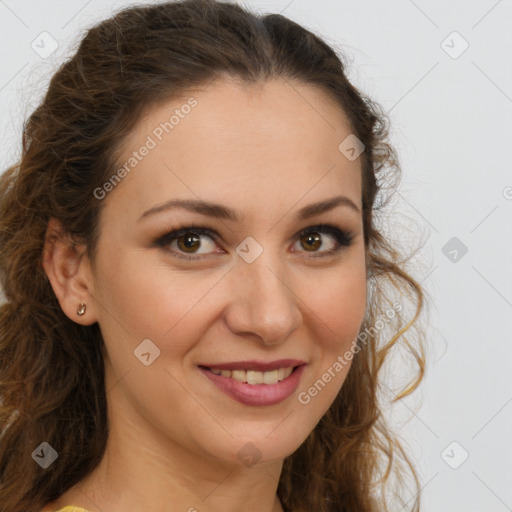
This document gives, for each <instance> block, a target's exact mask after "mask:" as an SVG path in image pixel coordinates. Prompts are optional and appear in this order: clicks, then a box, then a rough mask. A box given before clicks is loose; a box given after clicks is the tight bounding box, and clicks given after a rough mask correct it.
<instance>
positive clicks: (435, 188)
mask: <svg viewBox="0 0 512 512" xmlns="http://www.w3.org/2000/svg"><path fill="white" fill-rule="evenodd" d="M133 3H134V2H129V1H126V0H124V1H117V2H114V1H111V0H90V1H87V0H72V1H71V0H68V1H64V0H63V1H60V2H59V1H36V0H31V1H28V0H18V1H14V0H0V42H1V44H0V52H1V53H0V69H1V75H0V108H1V125H0V130H1V138H0V143H1V151H0V159H1V164H2V166H1V168H2V169H5V168H6V167H7V165H9V164H11V163H13V162H14V161H15V160H16V158H17V156H18V154H19V146H20V142H21V128H22V123H23V120H24V118H25V117H26V116H27V115H28V114H29V113H30V111H31V109H32V108H33V107H34V106H35V105H36V103H37V102H38V101H39V100H40V98H41V96H42V95H43V94H44V92H45V89H46V87H47V84H48V80H49V78H50V77H51V74H52V72H53V71H54V70H55V67H56V66H57V65H58V64H60V63H61V62H62V61H63V59H64V58H65V57H66V56H68V55H70V54H71V53H72V51H73V49H74V48H75V47H76V44H77V43H78V41H79V39H80V37H81V35H82V31H83V29H84V28H85V27H88V26H90V25H91V24H93V23H95V22H96V21H98V20H100V19H101V18H104V17H105V16H107V15H110V14H111V13H112V12H113V11H115V10H117V9H119V8H121V7H123V6H126V5H129V4H133ZM245 5H246V6H248V7H252V8H254V9H255V10H257V11H259V12H274V13H279V12H281V13H282V14H284V15H286V16H288V17H290V18H292V19H293V20H295V21H297V22H299V23H301V24H303V25H304V26H306V27H307V28H309V29H311V30H313V31H315V32H316V33H318V34H319V35H322V36H324V37H325V38H326V39H327V41H328V42H329V43H331V44H333V45H336V46H337V47H338V48H339V49H340V50H341V51H342V52H344V54H345V56H346V58H347V61H348V63H349V69H348V73H349V78H350V79H351V80H352V81H353V82H354V83H355V84H356V85H357V86H358V87H360V88H361V89H362V90H363V91H364V92H366V93H368V94H369V95H370V96H371V97H372V98H373V99H374V100H376V101H378V102H379V103H381V105H382V106H383V107H384V108H385V110H386V111H387V112H389V115H390V119H391V122H392V130H393V134H392V136H393V142H394V143H395V144H396V147H397V149H398V151H399V155H400V159H401V165H402V168H403V173H404V177H403V181H402V185H401V188H400V190H399V194H398V195H397V196H396V197H397V202H396V207H397V208H398V210H399V211H400V212H401V213H402V215H403V217H404V219H409V220H410V221H412V222H413V223H415V226H416V228H415V229H416V232H417V238H418V239H422V238H423V239H426V243H425V245H424V247H423V249H422V250H421V252H420V254H419V257H417V258H416V260H415V261H417V266H416V277H417V278H418V280H420V281H422V284H423V285H424V286H425V288H426V289H427V291H428V292H429V294H430V296H431V301H430V302H431V307H430V316H429V325H430V332H429V338H428V345H429V353H430V356H429V367H428V371H427V375H426V378H425V381H424V383H423V385H422V387H421V388H420V391H419V392H418V393H415V394H414V395H413V396H412V397H410V398H408V399H406V400H405V402H404V403H403V404H401V405H398V406H397V407H396V409H395V413H394V416H393V417H392V418H391V421H392V422H393V423H396V427H397V428H400V430H401V433H402V435H403V437H404V439H405V441H406V445H407V446H408V447H409V450H410V451H411V452H412V455H413V459H414V460H415V461H416V464H417V465H418V467H419V472H420V477H421V481H422V486H423V505H424V506H423V508H422V510H423V511H424V512H434V511H443V512H444V511H452V512H456V511H464V512H476V511H479V512H481V511H491V510H492V511H495V512H501V511H505V510H511V509H512V486H511V485H510V483H511V480H512V462H511V460H512V428H511V427H512V376H511V372H510V362H511V361H512V321H511V320H512V271H511V264H512V172H511V171H512V165H511V163H510V158H511V157H510V149H511V146H512V128H511V123H510V119H511V117H512V2H511V1H510V0H501V1H496V0H488V1H487V0H485V1H477V0H468V1H430V0H428V1H427V0H415V1H412V0H392V1H387V0H380V1H369V0H360V1H355V0H346V1H339V0H338V1H335V0H331V1H328V0H319V1H313V0H295V1H293V0H292V1H291V2H290V1H289V0H285V1H275V2H262V1H256V0H251V1H246V2H245ZM43 31H47V32H48V33H49V34H51V36H52V37H53V38H54V39H55V40H56V41H57V42H58V44H59V47H58V48H57V50H56V51H55V52H54V53H53V54H52V55H51V56H50V57H49V58H41V57H40V56H39V55H38V54H37V53H36V52H35V51H34V50H33V49H32V47H31V44H32V41H34V40H36V42H37V41H40V39H38V37H41V36H40V34H41V33H42V32H43ZM453 31H457V32H458V34H459V35H453V34H452V32H453ZM450 34H452V35H450ZM443 41H445V43H442V42H443ZM464 41H466V42H467V44H469V47H468V48H467V50H466V51H464V52H463V53H461V54H460V55H459V53H460V51H461V50H462V49H463V48H464V45H465V43H464ZM443 48H444V49H443ZM445 50H447V51H448V52H451V53H452V56H450V55H449V54H448V53H447V51H445ZM453 57H456V58H453ZM404 233H406V231H404ZM398 235H399V234H398V233H397V236H398ZM407 236H408V237H409V236H410V234H409V235H407ZM452 237H457V238H458V239H459V240H460V243H463V244H464V245H465V246H466V247H467V253H466V254H465V255H462V252H461V251H460V249H458V252H457V254H456V256H457V260H456V261H455V262H454V261H451V259H453V258H454V257H455V253H453V249H454V247H450V246H448V247H447V248H446V249H445V252H446V253H447V254H448V256H446V255H445V254H444V253H443V251H442V248H443V247H444V246H445V244H446V243H447V242H448V241H449V240H450V239H451V238H452ZM450 251H451V254H450ZM450 258H451V259H450ZM399 417H400V418H402V417H409V418H410V421H409V422H408V423H406V424H403V423H400V424H399V423H398V420H396V418H399ZM454 441H455V442H456V443H457V444H455V445H451V446H450V443H452V442H454ZM447 447H448V449H447V450H446V451H445V449H446V448H447ZM465 452H467V453H468V454H469V456H468V458H467V460H465V461H464V463H463V464H461V465H460V466H459V467H458V468H457V469H454V468H452V467H451V466H457V465H458V464H459V463H460V462H461V461H462V459H463V457H464V455H465ZM442 453H444V457H443V456H442ZM448 463H449V464H451V466H450V465H449V464H448ZM411 498H412V496H411Z"/></svg>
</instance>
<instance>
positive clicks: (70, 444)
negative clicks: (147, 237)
mask: <svg viewBox="0 0 512 512" xmlns="http://www.w3.org/2000/svg"><path fill="white" fill-rule="evenodd" d="M339 53H340V52H339V51H337V50H335V49H333V48H332V47H331V46H329V45H328V44H327V43H326V42H325V41H324V40H322V39H321V38H320V37H319V36H317V35H315V34H313V33H312V32H311V31H308V30H306V29H305V28H303V27H302V26H300V25H299V24H297V23H295V22H293V21H291V20H290V19H288V18H286V17H284V16H282V15H278V14H266V15H256V14H254V13H251V12H250V11H248V10H247V9H245V8H243V7H241V6H239V5H236V4H233V3H228V2H220V1H215V0H183V1H181V2H167V3H161V4H156V5H155V4H153V5H150V6H137V7H131V8H126V9H124V10H121V11H120V12H118V13H116V15H115V16H113V17H111V18H109V19H107V20H104V21H103V22H101V23H99V24H98V25H96V26H94V27H92V28H90V29H89V30H88V31H87V33H86V34H85V36H84V37H83V39H82V40H81V42H80V44H79V47H78V49H77V51H76V53H75V54H74V55H73V56H72V57H71V58H70V59H69V60H67V61H66V62H65V63H64V64H62V66H61V67H60V68H59V69H58V71H57V72H56V73H55V74H54V76H53V77H52V79H51V82H50V84H49V87H48V90H47V92H46V95H45V97H44V99H43V100H42V102H41V103H40V105H39V106H38V107H37V108H36V109H35V111H34V112H33V113H32V114H31V115H30V117H29V118H28V120H27V121H26V122H25V125H24V130H23V142H22V146H23V148H22V155H21V158H20V161H19V162H17V163H16V164H15V165H13V166H12V167H11V168H9V169H7V170H6V171H5V172H4V173H3V175H2V176H1V177H0V278H1V284H2V287H3V290H4V294H5V297H6V302H5V303H4V304H3V305H2V306H1V309H0V397H1V403H0V512H37V511H39V510H40V509H41V507H42V506H44V505H45V504H47V503H49V502H51V501H53V500H55V499H57V498H58V497H59V496H60V495H61V494H62V493H64V492H65V491H66V490H67V489H69V488H70V487H72V486H73V485H75V484H76V483H78V482H79V481H80V480H82V479H84V478H85V477H86V476H87V475H89V474H90V473H91V472H92V470H93V469H94V468H95V467H96V466H97V465H98V464H99V462H100V460H101V459H102V456H103V454H104V450H105V447H106V441H107V436H108V419H107V404H106V393H105V382H104V361H103V352H102V349H103V347H104V342H103V339H102V335H101V331H100V329H99V326H98V324H97V323H95V324H93V325H88V326H82V325H79V324H77V323H75V322H73V321H71V320H70V319H69V318H68V317H67V316H66V315H65V314H64V313H63V311H62V309H61V308H60V305H59V303H58V301H57V299H56V296H55V294H54V292H53V289H52V287H51V285H50V282H49V280H48V278H47V276H46V273H45V272H44V269H43V267H42V251H43V247H44V242H45V236H46V230H47V226H48V222H49V219H50V218H52V217H54V218H56V219H58V220H59V221H60V222H61V223H62V226H63V227H64V229H65V230H66V232H67V233H69V234H70V235H71V236H72V237H73V238H74V239H75V240H77V241H80V242H82V243H85V244H86V247H87V255H88V257H89V258H90V260H91V261H93V260H94V254H95V250H96V246H97V241H98V238H99V225H98V224H99V214H100V209H101V207H102V205H103V202H102V201H99V200H98V199H97V198H96V196H95V194H94V191H95V189H97V187H99V186H101V185H102V184H103V183H105V182H106V181H107V180H108V179H109V177H111V176H112V174H113V170H114V169H116V168H117V165H118V162H116V161H115V160H116V159H115V154H116V149H117V148H119V147H120V144H121V143H122V141H123V139H124V138H125V137H126V136H127V134H128V133H129V132H130V130H131V129H133V127H134V126H135V125H136V123H137V121H138V120H139V119H140V118H141V115H142V114H143V113H144V112H145V109H148V108H149V107H150V106H154V105H158V104H160V103H163V102H165V101H168V100H169V99H173V98H177V97H178V96H181V95H183V94H184V93H186V92H187V91H189V90H191V89H192V88H197V87H200V86H203V85H206V84H209V83H212V82H213V81H214V80H216V79H217V78H219V77H222V76H230V77H236V78H238V79H239V80H241V81H242V83H244V84H252V83H261V82H264V81H265V80H270V79H281V80H290V81H292V80H293V81H297V82H299V83H304V84H309V85H311V86H313V87H315V88H317V89H318V90H321V91H324V92H325V93H326V94H328V95H329V96H330V97H331V98H332V99H333V100H335V101H336V104H337V105H339V106H340V108H341V109H342V110H343V112H345V113H346V116H347V118H348V120H349V122H350V126H351V130H352V132H353V133H354V134H355V135H356V136H357V137H358V138H359V139H360V141H361V142H362V143H363V144H364V148H365V150H364V152H363V153H362V154H361V165H362V204H363V227H364V242H365V249H366V266H367V271H368V278H367V282H368V289H369V291H370V292H371V293H370V294H369V297H370V298H369V300H368V304H367V310H366V316H365V319H364V322H363V325H362V326H361V331H360V332H361V333H363V332H364V333H365V334H366V336H364V337H363V336H358V339H357V351H355V352H357V353H355V354H354V357H353V361H352V366H351V368H350V371H349V373H348V375H347V378H346V380H345V382H344V384H343V386H342V388H341V390H340V392H339V393H338V395H337V396H336V398H335V400H334V402H333V403H332V405H331V407H330V408H329V410H328V411H327V412H326V414H325V415H324V416H323V417H322V418H321V420H320V421H319V422H318V424H317V425H316V427H315V428H314V430H313V431H312V432H311V433H310V435H309V436H308V437H307V439H306V440H305V441H304V442H303V443H302V444H301V446H300V447H299V448H298V449H297V450H296V451H295V452H294V453H293V454H291V455H290V456H288V457H287V458H286V459H285V460H284V463H283V469H282V473H281V475H280V479H279V484H278V489H277V493H278V496H279V498H280V500H281V503H282V505H283V507H284V509H285V510H286V511H287V512H311V511H313V510H314V511H315V512H340V511H356V510H357V511H358V512H376V511H382V510H388V498H387V494H389V493H386V492H385V490H386V489H388V488H389V484H390V483H391V477H392V475H394V479H395V480H394V481H395V482H396V483H397V485H398V484H400V487H401V488H404V485H402V484H403V483H404V482H405V478H406V476H409V477H410V476H412V479H413V483H414V487H415V489H414V490H413V491H410V490H409V492H410V495H409V496H412V498H411V497H409V499H407V500H405V498H404V501H403V506H404V507H405V505H409V506H410V507H411V509H412V510H415V511H417V510H419V504H420V499H419V487H420V486H419V479H418V476H417V473H416V471H415V468H414V464H413V463H412V462H411V460H410V458H409V457H408V456H407V454H406V450H404V449H403V446H402V444H403V442H402V441H400V439H399V437H398V434H397V433H394V432H393V431H392V429H390V428H389V426H388V425H387V423H386V421H385V419H384V415H383V410H382V404H381V402H380V398H379V396H380V395H379V392H380V391H382V390H383V388H382V386H383V385H384V384H383V383H382V378H379V376H381V370H382V367H383V364H384V362H385V360H386V359H387V356H388V354H390V352H391V351H392V350H393V349H394V348H395V347H402V349H405V351H406V352H407V353H408V354H409V355H411V356H412V361H413V363H414V375H413V376H412V377H411V378H410V380H409V381H408V382H407V384H405V385H404V386H403V389H402V391H401V393H399V394H398V395H397V396H396V397H395V400H399V399H401V398H403V397H404V396H406V395H408V394H409V393H411V392H412V391H414V389H416V387H417V386H418V384H419V383H420V382H421V380H422V378H423V374H424V369H425V355H424V354H425V353H424V339H423V338H424V332H423V330H422V329H420V328H419V327H418V325H419V323H418V321H417V320H418V318H419V315H420V313H421V311H422V309H423V307H424V291H423V290H422V288H421V286H420V285H419V283H418V282H416V281H415V280H414V279H413V278H412V277H411V275H410V274H409V272H408V271H407V270H406V265H405V262H406V260H405V259H403V258H402V256H401V253H400V251H399V250H398V249H397V248H396V247H394V246H393V244H391V243H390V241H389V239H387V238H386V237H385V235H384V233H383V231H382V229H379V228H378V226H377V214H378V213H379V211H380V210H381V209H382V208H383V207H384V206H385V205H386V204H387V200H388V199H389V197H391V196H392V192H393V190H394V188H395V187H396V183H398V178H399V175H400V166H399V163H398V158H397V155H396V151H395V149H394V148H393V147H392V145H391V144H390V143H389V121H388V119H387V117H386V114H385V112H384V111H383V109H382V107H380V106H379V105H378V104H377V103H375V102H373V101H372V100H370V98H369V97H367V96H365V95H364V94H363V93H361V92H360V91H359V90H358V89H357V88H356V87H354V86H353V85H352V84H351V83H350V82H349V80H348V79H347V77H346V74H345V66H346V65H345V64H344V62H343V58H342V56H341V55H340V54H339ZM394 300H395V301H396V300H398V302H399V303H400V305H403V306H404V308H403V309H402V307H400V308H397V310H396V314H394V313H393V317H392V318H388V320H389V321H388V322H386V329H378V328H375V325H376V322H378V321H379V320H378V319H379V318H380V316H382V315H383V312H384V311H385V309H386V307H389V305H390V304H393V303H394V302H393V301H394ZM407 304H408V305H409V307H406V305H407ZM400 310H401V312H400ZM63 432H65V435H62V433H63ZM42 440H46V441H47V442H48V443H49V444H50V445H51V446H52V447H54V448H55V450H57V452H58V454H59V460H60V464H59V465H54V466H53V467H52V470H51V471H48V470H43V469H41V468H40V467H39V465H37V464H35V463H34V460H32V457H31V453H32V452H33V450H34V449H35V448H36V447H37V446H38V445H39V444H40V442H41V441H42ZM398 496H399V492H398V491H397V493H396V494H395V495H394V496H393V497H394V499H395V500H396V499H398ZM400 499H402V498H400ZM394 507H396V504H395V505H394Z"/></svg>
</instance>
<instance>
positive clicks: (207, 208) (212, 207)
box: [137, 196, 361, 222]
mask: <svg viewBox="0 0 512 512" xmlns="http://www.w3.org/2000/svg"><path fill="white" fill-rule="evenodd" d="M339 206H348V207H349V208H350V209H352V210H354V211H356V212H357V213H361V210H360V209H359V208H358V206H357V205H356V204H355V203H354V201H352V199H349V198H348V197H346V196H336V197H332V198H330V199H326V200H325V201H320V202H318V203H312V204H310V205H308V206H305V207H303V208H301V209H300V210H299V211H298V212H297V218H298V219H299V220H304V219H309V218H310V217H314V216H316V215H320V214H322V213H325V212H328V211H330V210H333V209H334V208H337V207H339ZM174 208H182V209H184V210H188V211H190V212H193V213H199V214H200V215H205V216H208V217H214V218H218V219H226V220H231V221H233V222H239V217H238V215H237V214H236V212H235V211H234V210H232V209H231V208H228V207H226V206H223V205H221V204H217V203H212V202H209V201H203V200H200V199H172V200H170V201H166V202H165V203H163V204H160V205H156V206H153V207H152V208H150V209H149V210H146V211H145V212H144V213H143V214H142V215H141V216H140V217H139V219H138V221H140V220H141V219H143V218H144V217H148V216H150V215H154V214H156V213H160V212H163V211H166V210H171V209H174ZM138 221H137V222H138Z"/></svg>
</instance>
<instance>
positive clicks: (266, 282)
mask: <svg viewBox="0 0 512 512" xmlns="http://www.w3.org/2000/svg"><path fill="white" fill-rule="evenodd" d="M260 258H261V257H260ZM261 259H262V260H263V258H261ZM274 261H275V260H274ZM268 263H269V261H268V260H267V261H266V262H265V261H261V262H260V261H259V259H258V260H257V261H254V262H252V263H246V262H245V261H243V260H242V259H240V260H239V261H238V262H237V263H236V265H235V267H239V268H235V269H234V271H233V272H231V274H232V275H231V277H230V278H231V279H232V282H233V285H232V291H233V293H232V296H231V300H230V303H229V306H228V308H227V311H226V312H225V319H226V323H227V325H228V327H229V328H230V329H231V331H232V332H233V333H235V334H237V335H239V336H246V337H247V336H252V337H256V338H258V340H259V341H260V342H261V343H264V344H265V345H275V344H279V343H282V342H283V341H286V339H288V338H289V336H290V334H291V333H292V332H293V331H294V330H296V329H297V328H298V327H299V326H300V324H301V322H302V315H301V312H300V309H299V307H298V304H299V302H300V299H299V298H298V296H297V294H296V291H295V292H294V290H293V286H292V285H291V283H287V282H286V280H285V279H283V277H281V274H283V272H282V269H281V265H274V264H272V265H269V264H268Z"/></svg>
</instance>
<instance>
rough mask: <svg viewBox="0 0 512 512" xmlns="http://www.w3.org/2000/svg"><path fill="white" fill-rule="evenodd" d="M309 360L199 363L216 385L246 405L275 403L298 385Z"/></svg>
mask: <svg viewBox="0 0 512 512" xmlns="http://www.w3.org/2000/svg"><path fill="white" fill-rule="evenodd" d="M305 366H306V363H304V362H303V361H298V360H295V359H287V360H280V361H274V362H272V363H260V362H255V361H252V362H251V361H242V362H236V363H223V364H211V365H202V364H201V365H198V367H199V370H200V371H201V372H202V373H203V375H205V376H206V377H208V379H209V381H211V382H212V383H213V384H214V385H215V387H217V388H218V389H220V390H221V391H222V392H223V393H225V394H227V395H228V396H230V397H231V398H233V399H235V400H237V401H238V402H241V403H243V404H245V405H253V406H254V405H260V406H261V405H274V404H277V403H279V402H282V401H283V400H285V399H286V398H288V397H289V396H290V395H291V394H292V393H293V392H294V391H295V390H296V389H297V387H298V385H299V382H300V379H301V376H302V373H303V371H304V368H305Z"/></svg>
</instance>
